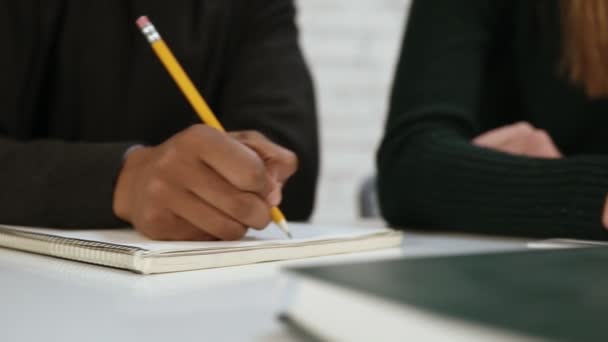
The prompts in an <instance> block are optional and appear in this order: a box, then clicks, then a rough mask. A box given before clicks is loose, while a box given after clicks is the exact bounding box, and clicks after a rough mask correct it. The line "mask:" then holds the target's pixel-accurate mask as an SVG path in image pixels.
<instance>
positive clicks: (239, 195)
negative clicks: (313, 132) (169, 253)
mask: <svg viewBox="0 0 608 342" xmlns="http://www.w3.org/2000/svg"><path fill="white" fill-rule="evenodd" d="M138 25H139V26H140V27H142V31H143V32H144V34H145V35H146V37H147V38H148V40H149V41H150V42H152V43H153V45H152V46H153V48H154V50H155V51H156V53H157V55H158V56H159V58H160V59H161V61H163V64H164V65H165V67H166V68H167V70H168V71H169V73H170V74H171V76H172V77H173V78H174V79H175V81H176V83H177V84H178V85H179V87H180V89H181V90H182V92H184V95H185V96H186V98H187V99H188V101H189V102H190V103H191V104H192V106H193V108H194V109H195V111H196V112H197V114H199V116H201V118H202V120H203V121H204V122H205V123H207V125H194V126H192V127H190V128H188V129H186V130H184V131H182V132H180V133H178V134H177V135H175V136H174V137H172V138H170V139H169V140H167V141H166V142H164V143H163V144H161V145H159V146H155V147H141V148H138V149H134V150H133V151H131V152H130V153H129V154H128V156H127V157H126V160H125V163H124V166H123V169H122V170H121V172H120V174H119V177H118V180H117V184H116V188H115V193H114V212H115V213H116V215H117V216H118V217H120V218H122V219H124V220H125V221H128V222H131V223H132V224H133V226H134V227H135V228H136V229H137V230H139V231H140V232H141V233H143V234H144V235H146V236H148V237H151V238H154V239H160V240H215V239H221V240H236V239H240V238H241V237H243V236H244V234H245V232H246V230H247V228H248V227H252V228H257V229H263V228H265V227H266V226H267V225H268V223H269V222H270V221H271V219H272V220H273V221H274V222H275V223H277V224H278V225H279V227H280V228H281V229H282V230H283V231H284V232H285V233H287V234H288V235H289V231H288V230H287V226H286V222H285V218H284V216H283V215H282V214H281V212H280V210H278V208H276V206H277V205H278V204H279V203H280V200H281V190H282V184H283V183H284V182H285V181H286V180H287V179H288V178H289V177H290V176H291V175H292V174H293V173H294V172H295V171H296V169H297V158H296V157H295V155H294V154H293V153H292V152H291V151H288V150H286V149H284V148H282V147H280V146H278V145H276V144H274V143H272V142H271V141H270V140H268V139H266V138H265V137H264V136H263V135H261V134H259V133H257V132H251V131H249V132H232V133H229V134H227V133H225V132H224V129H223V127H222V126H221V124H220V123H219V121H218V120H217V118H215V116H214V115H213V113H212V112H211V110H210V109H209V107H208V106H207V104H206V103H205V101H204V99H203V98H202V96H200V94H199V93H198V91H197V90H196V88H195V87H194V85H193V84H192V82H191V81H190V79H189V78H188V77H187V76H186V74H185V72H184V71H183V69H182V68H181V66H180V65H179V63H178V62H177V61H176V60H175V58H174V57H173V55H172V54H171V52H170V51H169V49H168V48H167V47H166V45H165V44H164V43H163V42H162V40H160V36H159V35H158V33H157V32H156V30H155V29H154V27H153V26H152V25H151V24H150V22H149V21H148V20H147V18H145V17H144V18H143V19H142V18H140V20H138ZM159 42H160V43H159ZM157 43H159V44H157Z"/></svg>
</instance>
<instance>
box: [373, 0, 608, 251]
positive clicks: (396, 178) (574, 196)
mask: <svg viewBox="0 0 608 342" xmlns="http://www.w3.org/2000/svg"><path fill="white" fill-rule="evenodd" d="M502 3H503V2H500V1H492V0H475V1H471V2H469V3H467V4H469V6H463V5H462V4H459V3H457V2H453V1H450V0H415V1H414V2H413V7H412V10H411V16H410V24H409V27H408V30H407V32H406V35H405V41H404V45H403V52H402V56H401V59H400V62H399V65H398V68H397V69H398V70H397V75H396V78H395V85H394V90H393V95H392V100H391V110H390V114H389V119H388V122H387V129H386V134H385V138H384V140H383V142H382V145H381V147H380V151H379V154H378V185H379V198H380V204H381V209H382V213H383V216H384V217H385V218H386V220H387V221H388V222H389V223H390V224H391V225H393V226H397V227H415V228H424V229H441V230H458V231H464V232H476V233H489V234H500V235H518V236H534V237H572V238H593V239H608V232H607V231H605V230H604V229H603V228H602V225H601V215H602V208H603V206H604V202H605V199H606V193H607V191H608V157H605V156H597V155H595V156H576V157H568V158H563V159H558V160H549V159H534V158H526V157H517V156H512V155H508V154H505V153H500V152H496V151H491V150H487V149H482V148H478V147H475V146H473V145H472V144H471V143H470V140H471V139H472V138H473V137H474V136H475V135H476V134H479V133H480V131H479V126H480V124H479V123H480V121H481V120H480V118H481V116H483V115H490V113H481V112H479V110H478V108H479V106H478V103H479V96H480V87H481V86H482V85H481V81H480V80H481V79H483V77H484V76H485V75H484V72H486V71H484V67H483V66H484V60H485V58H486V55H487V53H488V51H487V47H488V45H489V43H490V40H491V39H492V35H493V29H494V28H493V26H492V25H496V23H499V22H500V20H499V15H500V13H501V4H502ZM435 23H441V25H434V24H435Z"/></svg>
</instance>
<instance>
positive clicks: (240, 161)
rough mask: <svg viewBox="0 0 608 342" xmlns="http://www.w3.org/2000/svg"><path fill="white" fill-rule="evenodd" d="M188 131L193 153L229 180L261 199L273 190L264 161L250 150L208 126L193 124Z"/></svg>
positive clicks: (189, 143)
mask: <svg viewBox="0 0 608 342" xmlns="http://www.w3.org/2000/svg"><path fill="white" fill-rule="evenodd" d="M189 131H191V132H188V134H189V135H190V136H189V138H188V139H187V141H188V145H189V148H191V149H192V152H193V154H194V155H196V157H197V158H198V159H199V160H200V161H202V162H204V163H205V164H207V165H208V166H209V167H211V168H212V169H213V170H215V171H216V172H217V173H218V174H219V175H220V176H222V177H223V178H225V179H226V180H227V181H228V182H229V183H231V184H232V185H234V186H235V187H236V188H238V189H240V190H242V191H248V192H253V193H256V194H258V195H260V196H261V197H262V198H266V196H268V194H269V193H270V192H271V191H272V189H273V185H272V184H271V182H270V180H269V179H268V177H267V175H266V167H265V165H264V161H263V160H262V158H260V157H259V156H258V155H257V154H256V153H255V152H254V151H253V150H251V149H250V148H248V147H247V146H245V145H243V144H241V143H239V142H238V141H236V140H234V139H232V138H231V137H229V136H228V135H227V134H226V133H224V132H220V131H218V130H216V129H214V128H211V127H207V126H203V125H196V126H193V127H191V128H190V129H189Z"/></svg>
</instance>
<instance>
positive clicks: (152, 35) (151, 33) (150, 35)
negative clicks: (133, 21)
mask: <svg viewBox="0 0 608 342" xmlns="http://www.w3.org/2000/svg"><path fill="white" fill-rule="evenodd" d="M141 32H142V33H143V34H144V36H145V37H146V39H147V40H148V42H149V43H150V44H152V43H154V42H156V41H158V40H160V39H161V38H160V34H158V31H156V28H155V27H154V25H152V24H147V25H146V26H144V27H142V29H141Z"/></svg>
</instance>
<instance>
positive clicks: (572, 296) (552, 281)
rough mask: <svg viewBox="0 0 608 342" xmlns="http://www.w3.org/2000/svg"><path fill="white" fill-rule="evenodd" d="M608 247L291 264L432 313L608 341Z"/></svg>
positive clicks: (303, 271) (535, 333)
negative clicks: (316, 265) (311, 264)
mask: <svg viewBox="0 0 608 342" xmlns="http://www.w3.org/2000/svg"><path fill="white" fill-rule="evenodd" d="M607 269H608V248H605V247H598V248H585V249H572V250H550V251H532V252H516V253H513V252H509V253H498V254H484V255H481V254H480V255H468V256H452V257H436V258H420V259H399V260H389V261H380V262H369V263H362V264H347V265H335V266H322V267H304V268H294V269H291V270H292V271H295V272H296V273H298V274H300V275H303V276H309V277H312V278H316V279H317V280H323V281H328V282H331V283H334V284H335V285H339V286H345V287H348V288H351V289H354V290H358V291H364V292H367V293H369V294H372V295H375V296H379V297H383V298H384V299H388V300H390V301H393V302H396V303H404V304H409V305H413V306H416V307H418V308H421V309H424V310H428V311H430V312H433V313H437V314H441V315H446V316H448V317H454V318H459V319H463V320H467V321H471V322H476V323H480V324H483V325H488V326H490V327H494V328H501V329H506V330H509V331H513V332H517V333H520V334H524V335H528V336H532V337H542V338H548V339H552V340H569V341H570V340H575V341H582V340H606V338H608V331H607V329H606V328H605V326H606V323H605V322H606V318H607V317H608V270H607Z"/></svg>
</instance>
